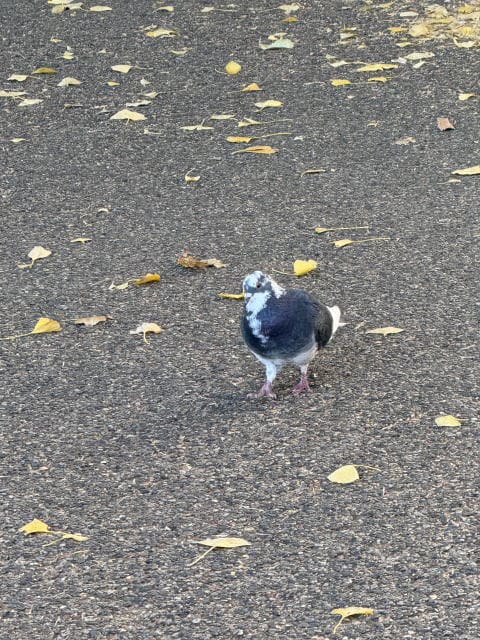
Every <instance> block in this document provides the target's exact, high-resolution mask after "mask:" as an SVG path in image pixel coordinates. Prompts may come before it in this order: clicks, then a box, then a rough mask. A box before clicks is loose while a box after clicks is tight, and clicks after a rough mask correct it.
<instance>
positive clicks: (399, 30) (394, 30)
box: [388, 27, 407, 33]
mask: <svg viewBox="0 0 480 640" xmlns="http://www.w3.org/2000/svg"><path fill="white" fill-rule="evenodd" d="M388 31H390V33H402V31H407V27H388Z"/></svg>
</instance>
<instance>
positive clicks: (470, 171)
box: [452, 164, 480, 176]
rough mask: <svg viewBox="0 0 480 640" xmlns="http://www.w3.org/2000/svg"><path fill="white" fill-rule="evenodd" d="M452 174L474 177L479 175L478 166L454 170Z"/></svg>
mask: <svg viewBox="0 0 480 640" xmlns="http://www.w3.org/2000/svg"><path fill="white" fill-rule="evenodd" d="M452 173H454V174H457V175H458V176H476V175H478V174H480V164H476V165H474V166H473V167H465V169H455V171H452Z"/></svg>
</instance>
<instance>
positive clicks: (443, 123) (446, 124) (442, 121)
mask: <svg viewBox="0 0 480 640" xmlns="http://www.w3.org/2000/svg"><path fill="white" fill-rule="evenodd" d="M437 127H438V128H439V129H440V131H448V130H449V129H455V126H454V125H453V124H452V123H451V122H450V120H449V119H448V118H437Z"/></svg>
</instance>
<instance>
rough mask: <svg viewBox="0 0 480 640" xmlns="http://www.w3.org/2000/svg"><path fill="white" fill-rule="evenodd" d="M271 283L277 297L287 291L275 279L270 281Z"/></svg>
mask: <svg viewBox="0 0 480 640" xmlns="http://www.w3.org/2000/svg"><path fill="white" fill-rule="evenodd" d="M270 285H271V287H272V291H273V295H274V296H275V297H276V298H280V297H281V296H283V294H284V293H285V289H284V288H283V287H281V286H280V285H279V284H277V283H276V282H275V281H274V280H272V281H271V282H270Z"/></svg>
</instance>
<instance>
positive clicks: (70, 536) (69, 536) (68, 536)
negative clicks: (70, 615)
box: [55, 9, 92, 542]
mask: <svg viewBox="0 0 480 640" xmlns="http://www.w3.org/2000/svg"><path fill="white" fill-rule="evenodd" d="M90 11H92V9H90ZM55 533H61V534H62V540H75V541H76V542H85V540H88V536H84V535H82V534H81V533H66V532H63V531H55Z"/></svg>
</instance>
